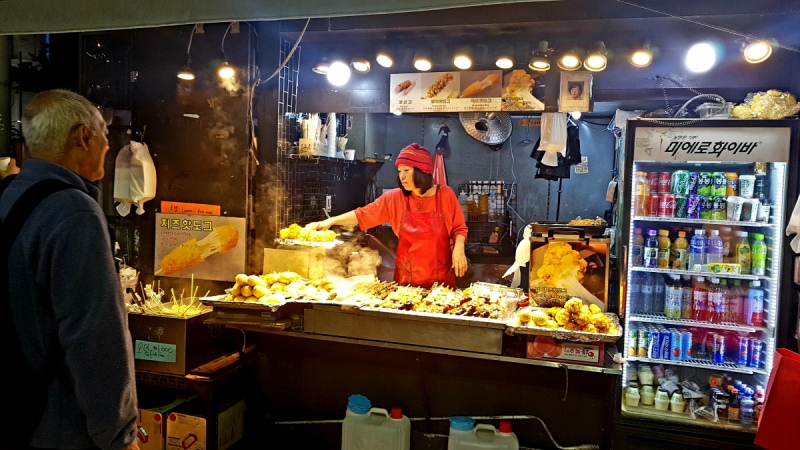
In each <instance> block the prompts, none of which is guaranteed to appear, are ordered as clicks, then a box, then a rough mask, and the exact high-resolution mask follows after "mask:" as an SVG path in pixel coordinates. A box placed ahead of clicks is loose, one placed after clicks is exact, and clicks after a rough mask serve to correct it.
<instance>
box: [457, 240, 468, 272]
mask: <svg viewBox="0 0 800 450" xmlns="http://www.w3.org/2000/svg"><path fill="white" fill-rule="evenodd" d="M468 267H469V263H468V262H467V255H465V254H464V243H463V242H456V245H455V247H453V269H455V272H456V276H457V277H463V276H464V274H465V273H467V268H468Z"/></svg>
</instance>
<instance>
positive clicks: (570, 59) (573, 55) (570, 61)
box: [558, 50, 581, 70]
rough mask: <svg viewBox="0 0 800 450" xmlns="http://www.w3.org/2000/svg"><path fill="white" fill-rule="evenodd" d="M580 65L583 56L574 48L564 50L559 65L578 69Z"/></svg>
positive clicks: (569, 68) (565, 68)
mask: <svg viewBox="0 0 800 450" xmlns="http://www.w3.org/2000/svg"><path fill="white" fill-rule="evenodd" d="M580 66H581V57H580V56H578V53H577V52H575V51H573V50H570V51H568V52H564V54H563V55H561V58H559V59H558V67H560V68H561V69H562V70H577V69H578V68H579V67H580Z"/></svg>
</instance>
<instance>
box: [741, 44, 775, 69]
mask: <svg viewBox="0 0 800 450" xmlns="http://www.w3.org/2000/svg"><path fill="white" fill-rule="evenodd" d="M771 54H772V43H770V42H769V41H763V40H758V41H750V42H748V43H747V44H746V45H745V46H744V60H745V61H747V62H749V63H751V64H757V63H760V62H764V61H766V60H767V58H769V56H770V55H771Z"/></svg>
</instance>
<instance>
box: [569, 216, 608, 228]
mask: <svg viewBox="0 0 800 450" xmlns="http://www.w3.org/2000/svg"><path fill="white" fill-rule="evenodd" d="M568 225H578V226H582V227H589V226H598V227H601V226H604V225H606V221H605V220H603V219H602V218H600V217H596V218H594V219H575V220H570V221H569V224H568Z"/></svg>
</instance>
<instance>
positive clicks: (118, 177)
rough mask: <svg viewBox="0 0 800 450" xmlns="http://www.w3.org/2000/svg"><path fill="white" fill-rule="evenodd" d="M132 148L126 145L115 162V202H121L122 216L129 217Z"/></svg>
mask: <svg viewBox="0 0 800 450" xmlns="http://www.w3.org/2000/svg"><path fill="white" fill-rule="evenodd" d="M132 157H133V152H132V151H131V146H130V145H126V146H125V147H124V148H123V149H122V150H120V151H119V154H117V159H116V160H115V161H114V201H115V202H119V204H118V205H117V212H119V215H120V216H123V217H124V216H127V215H128V214H130V212H131V204H132V203H133V200H132V199H131V158H132Z"/></svg>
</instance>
